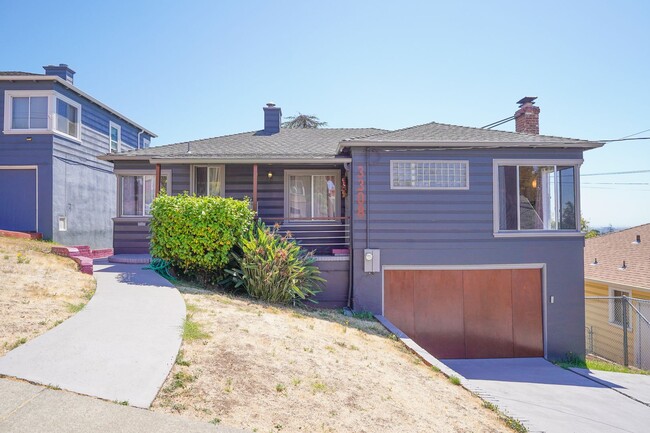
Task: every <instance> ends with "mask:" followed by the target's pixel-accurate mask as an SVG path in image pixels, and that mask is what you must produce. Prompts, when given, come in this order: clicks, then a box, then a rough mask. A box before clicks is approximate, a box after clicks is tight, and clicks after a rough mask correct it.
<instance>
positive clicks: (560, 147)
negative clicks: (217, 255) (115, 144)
mask: <svg viewBox="0 0 650 433" xmlns="http://www.w3.org/2000/svg"><path fill="white" fill-rule="evenodd" d="M533 101H534V98H525V99H523V100H522V101H520V104H521V106H520V109H519V110H518V111H517V113H516V114H515V116H514V117H515V119H516V123H517V127H516V129H517V130H518V131H520V132H519V133H512V132H503V131H494V130H488V129H479V128H469V127H462V126H453V125H444V124H439V123H429V124H425V125H420V126H414V127H411V128H406V129H401V130H398V131H392V132H389V131H381V130H377V129H297V130H293V129H290V130H286V129H281V128H280V124H281V111H280V108H278V107H276V106H274V105H273V104H269V105H267V107H265V108H264V129H262V130H259V131H253V132H246V133H242V134H235V135H228V136H223V137H216V138H209V139H205V140H197V141H192V142H186V143H178V144H171V145H166V146H161V147H155V148H149V149H143V150H134V151H130V152H122V153H119V154H114V155H106V156H103V157H100V158H101V159H103V160H107V161H112V162H114V164H115V172H116V174H117V175H118V182H119V185H120V187H119V188H118V189H119V190H120V191H121V195H120V198H119V204H118V213H117V216H116V218H115V219H114V221H115V237H114V248H115V250H116V252H117V253H120V252H124V253H139V252H146V251H147V249H148V221H149V215H148V209H149V205H150V203H151V200H152V198H153V196H154V195H155V194H156V190H157V189H159V188H160V187H164V188H165V189H166V190H167V191H168V192H169V193H171V194H178V193H181V192H184V191H188V192H189V193H195V194H199V195H201V194H214V195H225V196H229V197H236V198H242V197H244V196H248V197H251V198H252V202H253V207H254V208H255V209H256V210H257V211H258V214H259V216H260V217H261V218H262V219H264V220H265V221H267V222H268V223H275V222H277V223H280V224H281V225H282V229H283V230H291V232H292V233H293V234H294V236H295V237H296V238H297V239H299V240H300V241H301V242H302V243H303V245H304V246H305V247H306V248H310V249H316V250H317V252H318V255H319V257H318V262H317V263H318V265H319V266H320V267H321V270H322V271H323V273H324V275H325V278H326V279H327V280H328V283H327V287H326V290H325V292H324V293H323V294H321V296H320V297H319V299H320V301H321V302H322V303H323V304H324V305H326V306H343V305H346V303H351V304H352V306H353V308H354V309H355V310H365V311H371V312H373V313H375V314H383V315H384V316H386V317H387V318H388V319H389V320H391V321H392V322H393V323H394V324H395V325H397V326H398V327H399V328H400V329H402V330H403V331H404V332H405V333H406V334H408V335H409V336H411V337H412V338H413V339H414V340H415V341H417V342H418V343H420V344H421V345H422V346H424V347H425V348H427V349H428V350H430V351H431V352H432V353H433V354H434V355H436V356H439V357H441V358H487V357H513V356H515V357H519V356H546V357H548V358H551V359H558V358H561V357H563V356H565V355H566V354H567V353H568V352H573V353H576V354H579V355H580V354H584V297H583V289H582V287H583V273H582V269H583V266H582V265H583V256H582V251H583V246H584V236H583V234H582V233H580V230H579V216H580V207H579V193H578V191H579V168H580V165H581V163H582V154H583V151H584V150H587V149H591V148H595V147H600V146H602V143H596V142H590V141H584V140H574V139H567V138H561V137H549V136H541V135H538V134H537V133H538V128H539V121H538V118H539V108H538V107H536V106H534V104H533ZM348 249H349V250H351V252H352V254H351V255H350V256H349V257H347V256H345V255H344V254H345V253H346V250H348ZM348 296H350V298H348Z"/></svg>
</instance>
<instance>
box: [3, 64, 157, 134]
mask: <svg viewBox="0 0 650 433" xmlns="http://www.w3.org/2000/svg"><path fill="white" fill-rule="evenodd" d="M0 81H54V82H57V83H59V84H61V85H62V86H63V87H66V88H67V89H69V90H72V91H73V92H75V93H76V94H77V95H79V96H81V97H83V98H86V99H88V100H89V101H90V102H92V103H94V104H96V105H98V106H100V107H101V108H103V109H104V110H106V111H108V112H110V113H113V114H114V115H116V116H117V117H119V118H120V119H122V120H124V121H125V122H127V123H129V124H131V125H133V126H135V127H137V128H139V129H141V130H143V131H144V132H146V133H147V134H149V135H151V136H152V137H154V138H155V137H158V136H157V135H156V134H154V133H153V132H151V131H149V130H148V129H146V128H144V127H143V126H140V125H138V124H137V123H135V122H134V121H133V120H131V119H129V118H128V117H126V116H125V115H123V114H121V113H120V112H119V111H115V110H114V109H112V108H110V107H109V106H108V105H106V104H104V103H102V102H100V101H98V100H97V99H95V98H93V97H92V96H90V95H89V94H87V93H85V92H83V91H81V90H79V89H78V88H76V87H75V86H73V85H72V84H70V83H68V82H67V81H65V80H63V79H62V78H59V77H56V76H54V75H4V76H2V77H0Z"/></svg>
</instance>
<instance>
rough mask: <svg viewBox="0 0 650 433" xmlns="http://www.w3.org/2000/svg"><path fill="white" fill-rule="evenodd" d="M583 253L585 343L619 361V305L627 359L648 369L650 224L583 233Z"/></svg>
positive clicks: (595, 351) (621, 339) (593, 350)
mask: <svg viewBox="0 0 650 433" xmlns="http://www.w3.org/2000/svg"><path fill="white" fill-rule="evenodd" d="M584 257H585V295H586V297H587V299H586V320H585V324H586V334H587V341H588V346H590V347H589V349H590V350H591V352H592V353H594V354H596V355H598V356H601V357H604V358H607V359H610V360H612V361H615V362H619V363H623V362H624V361H623V353H624V352H623V349H622V347H621V345H622V344H623V334H624V327H623V323H624V316H623V313H624V311H623V309H624V308H625V316H626V319H627V322H628V323H627V324H628V329H627V343H628V363H629V364H630V365H636V366H638V367H641V368H645V369H648V370H650V323H649V322H648V320H650V224H644V225H641V226H638V227H632V228H629V229H626V230H621V231H619V232H615V233H609V234H605V235H601V236H597V237H595V238H591V239H587V240H586V242H585V254H584ZM623 296H625V297H627V298H630V301H629V302H626V301H624V300H623V298H622V297H623ZM646 301H647V302H646ZM626 305H627V307H625V306H626Z"/></svg>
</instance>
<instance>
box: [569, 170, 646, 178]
mask: <svg viewBox="0 0 650 433" xmlns="http://www.w3.org/2000/svg"><path fill="white" fill-rule="evenodd" d="M637 173H650V170H634V171H612V172H609V173H588V174H581V175H580V176H582V177H586V176H614V175H620V174H637Z"/></svg>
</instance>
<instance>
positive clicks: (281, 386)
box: [275, 383, 287, 392]
mask: <svg viewBox="0 0 650 433" xmlns="http://www.w3.org/2000/svg"><path fill="white" fill-rule="evenodd" d="M275 390H276V391H277V392H285V391H286V390H287V386H286V385H285V384H283V383H278V384H277V385H275Z"/></svg>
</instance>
